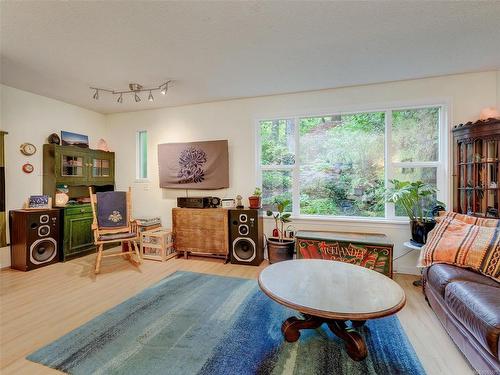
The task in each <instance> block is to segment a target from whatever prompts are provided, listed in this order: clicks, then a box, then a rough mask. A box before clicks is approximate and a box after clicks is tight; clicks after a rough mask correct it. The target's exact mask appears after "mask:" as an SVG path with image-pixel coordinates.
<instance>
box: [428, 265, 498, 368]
mask: <svg viewBox="0 0 500 375" xmlns="http://www.w3.org/2000/svg"><path fill="white" fill-rule="evenodd" d="M423 278H424V279H423V282H424V293H425V296H426V298H427V300H428V302H429V304H430V306H431V307H432V309H433V310H434V312H435V313H436V314H437V316H438V318H439V320H440V321H441V323H442V324H443V326H444V328H445V329H446V331H447V332H448V334H449V335H450V336H451V338H452V339H453V341H454V342H455V344H456V345H457V346H458V347H459V349H460V350H461V351H462V353H463V354H464V355H465V357H466V358H467V359H468V360H469V362H470V364H471V365H472V367H474V369H475V370H476V371H477V372H478V373H479V374H484V375H487V374H488V375H492V374H500V362H499V355H500V347H499V343H498V338H499V335H500V283H498V282H496V281H495V280H493V279H490V278H488V277H486V276H483V275H481V274H479V273H476V272H473V271H470V270H467V269H464V268H459V267H455V266H451V265H448V264H434V265H432V266H430V267H428V268H426V269H425V270H424V273H423Z"/></svg>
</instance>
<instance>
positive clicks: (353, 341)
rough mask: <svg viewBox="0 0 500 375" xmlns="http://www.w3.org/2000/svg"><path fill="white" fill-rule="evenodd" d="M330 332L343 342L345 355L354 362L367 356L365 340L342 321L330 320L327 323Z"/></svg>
mask: <svg viewBox="0 0 500 375" xmlns="http://www.w3.org/2000/svg"><path fill="white" fill-rule="evenodd" d="M327 324H328V327H329V328H330V329H331V330H332V332H333V333H334V334H335V335H336V336H338V337H340V338H341V339H342V340H344V343H345V347H346V350H347V354H349V357H351V358H352V359H353V360H355V361H361V360H363V359H365V358H366V356H367V355H368V349H367V348H366V344H365V340H363V337H361V335H360V334H359V333H357V332H356V331H354V330H353V329H352V328H347V326H346V324H345V321H343V320H330V321H328V322H327Z"/></svg>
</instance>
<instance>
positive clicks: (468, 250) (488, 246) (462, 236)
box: [419, 215, 500, 281]
mask: <svg viewBox="0 0 500 375" xmlns="http://www.w3.org/2000/svg"><path fill="white" fill-rule="evenodd" d="M461 216H465V215H461ZM469 218H471V219H469ZM460 219H463V220H460ZM476 219H478V218H474V217H466V218H463V217H456V216H455V215H449V216H448V215H443V216H441V217H439V218H438V219H437V222H438V224H437V225H436V226H435V227H434V229H433V230H432V231H431V232H430V233H429V236H428V238H427V243H426V244H425V245H424V247H423V248H422V251H421V253H420V259H419V266H420V267H428V266H430V265H432V264H434V263H448V264H453V265H455V266H458V267H464V268H470V269H473V270H475V271H477V272H480V273H482V274H484V275H486V276H488V277H491V278H492V279H495V280H497V281H500V226H499V225H498V222H499V221H498V220H494V219H479V220H478V221H476ZM468 221H469V222H468ZM494 221H496V222H497V223H496V224H497V225H493V224H494ZM470 222H476V223H477V224H478V225H475V224H471V223H470ZM479 224H483V225H479ZM486 224H487V225H486Z"/></svg>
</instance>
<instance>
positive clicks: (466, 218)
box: [436, 211, 500, 227]
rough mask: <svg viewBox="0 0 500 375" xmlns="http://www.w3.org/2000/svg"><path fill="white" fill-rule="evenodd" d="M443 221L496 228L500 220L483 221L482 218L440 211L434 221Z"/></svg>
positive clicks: (499, 224)
mask: <svg viewBox="0 0 500 375" xmlns="http://www.w3.org/2000/svg"><path fill="white" fill-rule="evenodd" d="M444 219H455V220H459V221H462V222H464V223H467V224H474V225H479V226H480V227H498V226H500V220H498V219H485V218H482V217H475V216H469V215H464V214H458V213H456V212H448V211H441V212H439V216H438V217H437V218H436V221H437V222H439V221H441V220H444Z"/></svg>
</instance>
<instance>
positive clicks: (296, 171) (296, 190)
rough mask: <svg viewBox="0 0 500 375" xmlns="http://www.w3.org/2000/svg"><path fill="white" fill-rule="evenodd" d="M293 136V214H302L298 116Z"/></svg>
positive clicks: (294, 123) (294, 124) (295, 120)
mask: <svg viewBox="0 0 500 375" xmlns="http://www.w3.org/2000/svg"><path fill="white" fill-rule="evenodd" d="M293 130H294V133H293V136H294V140H295V142H294V143H295V144H294V146H295V149H294V151H295V163H294V166H293V171H292V214H293V215H294V216H298V215H300V186H299V178H300V161H299V153H300V147H299V140H300V137H299V136H300V134H299V120H298V118H297V117H295V118H294V119H293Z"/></svg>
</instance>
